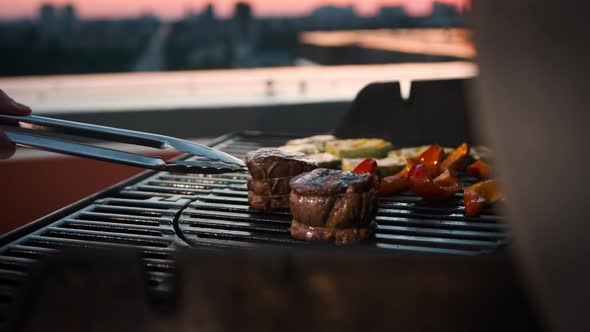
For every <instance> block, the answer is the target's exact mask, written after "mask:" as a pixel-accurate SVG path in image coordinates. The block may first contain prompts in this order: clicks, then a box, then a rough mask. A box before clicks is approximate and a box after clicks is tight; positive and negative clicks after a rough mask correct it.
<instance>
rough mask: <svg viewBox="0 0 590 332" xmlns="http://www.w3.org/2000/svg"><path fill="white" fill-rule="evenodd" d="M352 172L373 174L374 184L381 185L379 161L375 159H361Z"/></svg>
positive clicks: (375, 185)
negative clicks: (378, 170)
mask: <svg viewBox="0 0 590 332" xmlns="http://www.w3.org/2000/svg"><path fill="white" fill-rule="evenodd" d="M352 172H353V173H354V174H365V173H366V174H371V175H372V176H373V186H374V187H375V188H377V187H378V186H379V175H378V174H377V162H376V161H375V159H371V158H367V159H365V160H363V161H361V163H360V164H358V165H357V166H356V167H355V168H354V169H353V170H352Z"/></svg>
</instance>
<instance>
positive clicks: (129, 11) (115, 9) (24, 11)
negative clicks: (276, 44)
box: [0, 0, 471, 19]
mask: <svg viewBox="0 0 590 332" xmlns="http://www.w3.org/2000/svg"><path fill="white" fill-rule="evenodd" d="M237 2H248V3H250V4H251V5H252V8H253V12H254V15H256V16H259V17H270V16H305V15H308V14H310V13H311V12H312V11H313V10H314V9H316V8H318V7H321V6H329V5H334V6H347V5H352V6H354V8H355V12H356V13H357V14H359V15H365V16H371V15H375V14H376V13H377V11H378V9H379V8H380V7H381V6H404V8H405V10H406V12H407V13H408V14H410V15H414V16H421V15H428V14H430V10H431V8H432V5H433V3H436V2H440V3H445V4H450V5H454V6H455V7H456V8H457V10H459V11H462V10H464V9H465V8H469V6H470V3H471V1H470V0H356V1H351V0H281V1H276V0H247V1H243V0H242V1H240V0H217V1H215V0H211V1H206V0H204V1H194V0H193V1H188V0H168V1H166V2H163V1H161V0H127V1H125V2H121V1H119V0H101V1H96V0H19V1H18V2H16V3H15V2H14V1H11V0H0V19H18V18H34V17H36V16H37V15H38V12H39V7H40V6H41V5H43V4H53V5H59V6H61V5H66V4H72V5H74V6H75V8H76V11H77V13H78V15H79V16H80V17H83V18H122V17H134V16H139V15H146V14H151V15H156V16H158V17H160V18H162V19H179V18H182V17H183V16H185V15H186V14H187V13H188V12H201V11H202V10H203V9H204V8H205V6H206V5H207V4H209V3H213V4H214V6H215V12H216V13H215V14H216V15H218V16H221V17H228V16H231V15H232V14H233V10H234V7H235V4H236V3H237Z"/></svg>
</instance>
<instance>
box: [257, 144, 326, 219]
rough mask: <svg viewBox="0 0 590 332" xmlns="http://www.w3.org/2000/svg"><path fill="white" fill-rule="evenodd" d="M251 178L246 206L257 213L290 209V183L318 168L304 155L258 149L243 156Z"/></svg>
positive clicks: (315, 163)
mask: <svg viewBox="0 0 590 332" xmlns="http://www.w3.org/2000/svg"><path fill="white" fill-rule="evenodd" d="M246 166H248V170H249V171H250V174H251V175H252V178H251V179H249V180H248V203H249V204H250V206H251V207H252V208H254V209H257V210H275V209H287V208H289V193H290V191H291V189H290V187H289V181H290V180H291V178H293V177H294V176H296V175H299V174H301V173H304V172H309V171H311V170H314V169H316V168H317V167H318V164H317V162H315V161H314V160H313V159H311V158H309V157H308V156H306V155H304V154H303V153H291V152H285V151H281V150H277V149H259V150H256V151H253V152H249V153H248V154H247V155H246Z"/></svg>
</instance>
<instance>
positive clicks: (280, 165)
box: [246, 148, 318, 180]
mask: <svg viewBox="0 0 590 332" xmlns="http://www.w3.org/2000/svg"><path fill="white" fill-rule="evenodd" d="M246 166H248V170H249V171H250V174H251V175H252V177H253V178H254V179H257V180H267V179H276V178H288V177H293V176H296V175H299V174H301V173H305V172H309V171H312V170H314V169H316V168H318V164H317V162H315V161H314V160H313V159H311V158H310V157H308V156H307V155H305V154H303V153H298V152H284V151H281V150H277V149H272V148H271V149H268V148H264V149H258V150H256V151H252V152H249V153H248V154H247V155H246Z"/></svg>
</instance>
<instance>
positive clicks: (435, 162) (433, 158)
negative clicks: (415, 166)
mask: <svg viewBox="0 0 590 332" xmlns="http://www.w3.org/2000/svg"><path fill="white" fill-rule="evenodd" d="M444 153H445V150H444V149H443V148H442V147H441V146H440V145H438V144H433V145H431V146H430V147H429V148H428V149H426V151H424V152H422V153H421V154H420V156H418V162H419V163H420V164H422V165H424V166H425V167H426V170H427V171H428V174H429V176H436V175H438V173H439V172H440V159H441V158H442V156H443V154H444Z"/></svg>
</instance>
